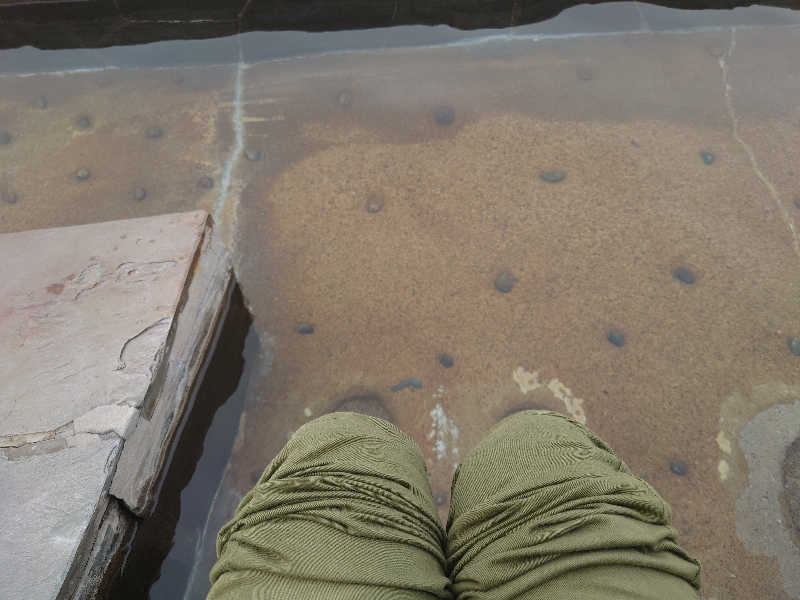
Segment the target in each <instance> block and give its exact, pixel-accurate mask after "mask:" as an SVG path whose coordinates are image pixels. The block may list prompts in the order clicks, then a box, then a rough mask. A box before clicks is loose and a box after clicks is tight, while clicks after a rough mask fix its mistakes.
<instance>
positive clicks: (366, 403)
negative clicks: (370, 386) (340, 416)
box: [332, 393, 394, 423]
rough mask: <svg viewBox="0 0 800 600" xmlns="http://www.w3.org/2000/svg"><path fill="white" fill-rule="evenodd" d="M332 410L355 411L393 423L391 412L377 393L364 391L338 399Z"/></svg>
mask: <svg viewBox="0 0 800 600" xmlns="http://www.w3.org/2000/svg"><path fill="white" fill-rule="evenodd" d="M332 412H355V413H360V414H362V415H369V416H370V417H378V418H379V419H383V420H384V421H389V422H390V423H394V419H393V418H392V413H390V412H389V410H388V409H387V408H386V405H385V404H384V403H383V398H381V397H380V396H379V395H378V394H371V393H366V394H356V395H354V396H348V397H347V398H345V399H343V400H342V401H340V402H339V403H338V404H337V405H336V408H334V409H333V411H332Z"/></svg>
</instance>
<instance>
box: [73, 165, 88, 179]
mask: <svg viewBox="0 0 800 600" xmlns="http://www.w3.org/2000/svg"><path fill="white" fill-rule="evenodd" d="M91 176H92V172H91V171H90V170H89V169H87V168H86V167H83V168H82V169H78V170H77V171H75V179H77V180H78V181H86V180H87V179H89V177H91Z"/></svg>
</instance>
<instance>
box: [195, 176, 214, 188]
mask: <svg viewBox="0 0 800 600" xmlns="http://www.w3.org/2000/svg"><path fill="white" fill-rule="evenodd" d="M197 186H198V187H201V188H203V189H204V190H210V189H211V188H213V187H214V180H213V179H212V178H211V177H209V176H208V175H203V176H202V177H201V178H200V179H198V180H197Z"/></svg>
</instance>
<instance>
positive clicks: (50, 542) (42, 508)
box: [0, 437, 121, 600]
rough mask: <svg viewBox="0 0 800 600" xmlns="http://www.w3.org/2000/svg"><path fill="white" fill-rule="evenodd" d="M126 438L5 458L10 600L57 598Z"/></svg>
mask: <svg viewBox="0 0 800 600" xmlns="http://www.w3.org/2000/svg"><path fill="white" fill-rule="evenodd" d="M120 445H121V441H120V440H119V439H118V438H116V437H113V438H111V439H105V440H104V439H101V438H99V437H98V438H95V439H94V440H92V441H91V442H90V443H88V444H86V445H83V446H78V447H68V448H65V449H63V450H60V451H57V452H54V453H51V454H44V455H38V456H36V455H34V456H27V457H23V458H19V459H17V460H9V459H7V458H0V485H1V486H2V488H3V490H4V492H3V501H2V502H0V547H2V548H3V551H2V552H0V590H2V596H3V597H4V598H7V599H8V600H17V599H18V600H23V599H34V598H55V597H57V595H58V592H59V590H60V588H61V585H62V583H63V581H64V580H65V578H66V577H67V573H68V572H69V570H70V568H71V566H72V563H73V561H74V560H75V559H76V556H77V553H78V550H79V547H80V546H81V542H82V541H83V539H84V536H85V534H86V533H87V531H88V530H89V529H90V528H91V523H92V519H93V516H94V514H95V512H97V511H98V510H99V511H101V514H102V511H104V510H105V506H106V503H107V501H108V496H107V495H106V493H105V491H106V489H107V488H108V485H109V483H110V479H111V476H112V475H113V473H114V463H115V460H116V456H117V452H118V451H119V448H120Z"/></svg>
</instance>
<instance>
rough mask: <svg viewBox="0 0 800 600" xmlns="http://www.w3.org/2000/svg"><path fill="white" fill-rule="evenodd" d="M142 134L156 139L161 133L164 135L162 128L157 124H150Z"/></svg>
mask: <svg viewBox="0 0 800 600" xmlns="http://www.w3.org/2000/svg"><path fill="white" fill-rule="evenodd" d="M144 134H145V135H146V136H147V137H148V138H150V139H151V140H157V139H158V138H160V137H161V136H162V135H164V130H163V129H161V127H159V126H158V125H151V126H150V127H148V128H147V130H146V131H145V132H144Z"/></svg>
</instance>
